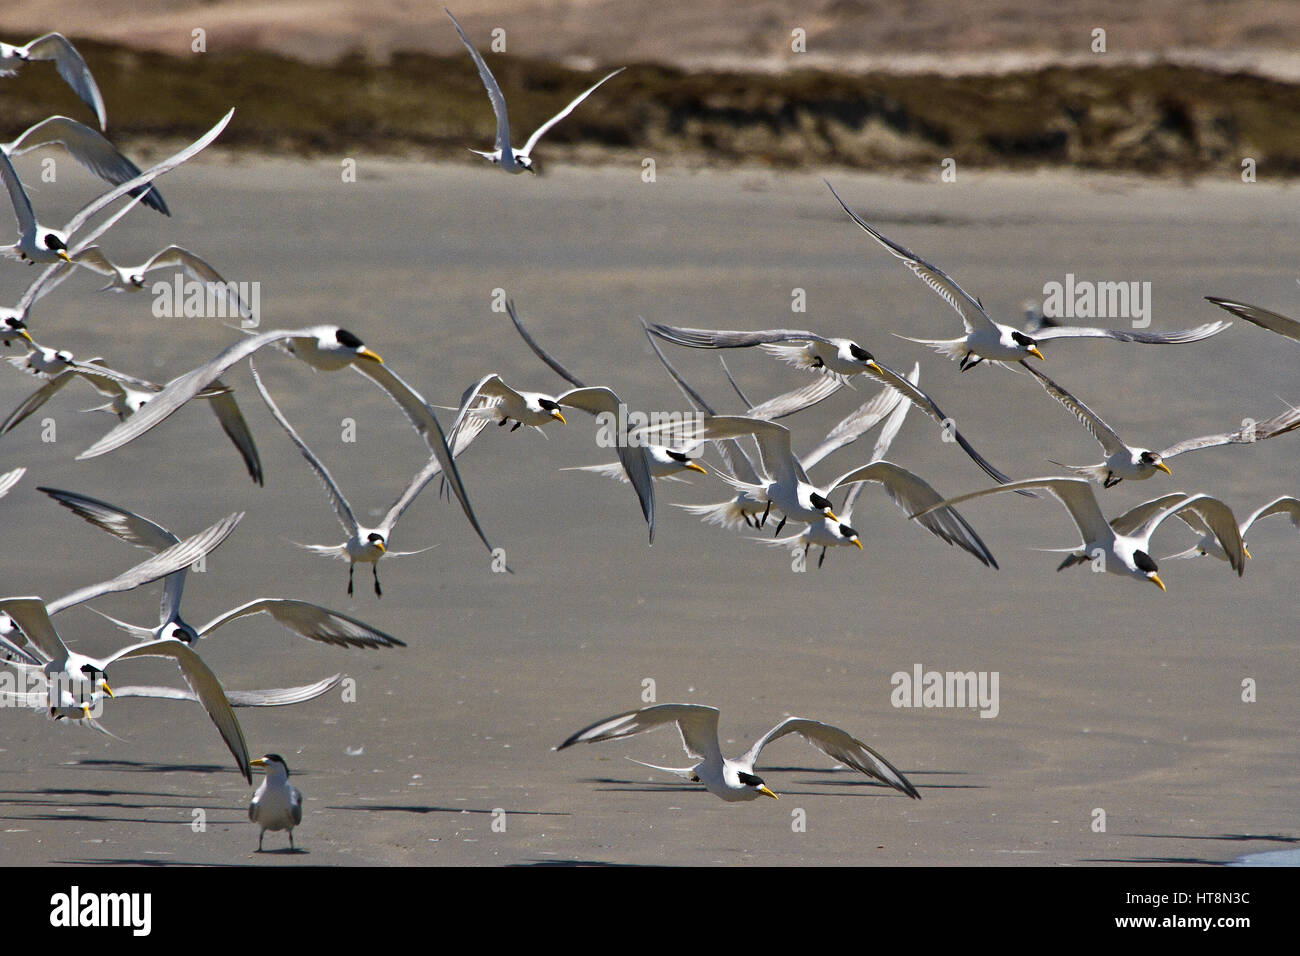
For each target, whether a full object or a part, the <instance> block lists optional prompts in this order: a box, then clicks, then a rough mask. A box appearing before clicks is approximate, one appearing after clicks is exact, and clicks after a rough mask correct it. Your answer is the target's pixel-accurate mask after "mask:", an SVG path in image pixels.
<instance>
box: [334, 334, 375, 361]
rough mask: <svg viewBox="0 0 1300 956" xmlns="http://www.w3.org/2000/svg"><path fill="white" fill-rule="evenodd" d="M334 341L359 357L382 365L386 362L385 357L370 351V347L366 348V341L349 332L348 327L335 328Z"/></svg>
mask: <svg viewBox="0 0 1300 956" xmlns="http://www.w3.org/2000/svg"><path fill="white" fill-rule="evenodd" d="M334 341H335V342H336V343H337V344H338V345H339V346H340V347H341V348H344V349H347V350H349V351H351V352H353V353H355V354H356V355H357V357H358V358H363V359H369V360H370V361H371V362H378V363H379V364H380V365H383V364H384V360H383V359H381V358H380V357H379V356H378V355H376V354H375V353H374V352H372V351H370V349H368V348H366V346H365V343H364V342H362V341H361V340H360V339H359V338H357V337H356V336H355V335H353V334H352V333H351V332H349V331H348V330H347V329H335V330H334Z"/></svg>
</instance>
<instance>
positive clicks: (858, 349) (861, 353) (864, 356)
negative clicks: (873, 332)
mask: <svg viewBox="0 0 1300 956" xmlns="http://www.w3.org/2000/svg"><path fill="white" fill-rule="evenodd" d="M849 354H850V355H852V356H853V357H854V358H855V359H857V360H858V361H859V362H871V361H874V360H873V359H872V357H871V353H870V352H868V351H867V350H866V349H864V348H863V347H862V346H861V345H850V346H849Z"/></svg>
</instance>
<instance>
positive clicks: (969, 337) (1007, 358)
mask: <svg viewBox="0 0 1300 956" xmlns="http://www.w3.org/2000/svg"><path fill="white" fill-rule="evenodd" d="M823 182H825V180H823ZM826 188H827V189H829V190H830V191H831V195H832V196H834V197H835V199H836V200H837V201H838V202H839V204H840V205H841V206H842V207H843V208H844V211H845V212H846V213H848V214H849V218H851V219H852V220H853V221H854V222H855V223H857V224H858V226H859V227H861V229H862V231H863V232H865V233H866V234H867V235H869V236H871V238H873V239H875V240H876V241H877V242H878V243H880V244H881V245H882V246H884V247H885V248H886V249H887V250H888V251H889V252H890V253H891V254H892V255H893V256H894V257H895V258H896V259H899V260H901V261H902V263H903V264H904V265H905V266H907V267H908V268H909V269H911V270H912V272H913V273H915V275H916V277H917V278H918V279H920V280H921V281H922V282H924V283H925V284H926V285H928V286H929V287H930V288H931V289H933V290H934V291H935V292H936V293H938V294H939V296H940V298H942V299H943V300H944V301H945V302H947V303H948V304H949V305H950V306H952V307H953V308H954V309H956V310H957V314H958V315H960V316H961V321H962V325H963V326H965V329H966V335H965V336H964V337H963V338H960V339H943V340H934V339H913V338H908V337H907V336H905V335H901V336H899V338H903V339H907V341H909V342H918V343H920V344H922V345H928V346H929V347H930V348H932V349H934V350H935V351H936V352H939V353H940V354H942V355H947V356H948V357H949V358H950V359H952V360H953V361H954V362H961V370H962V371H963V372H965V371H966V370H967V369H970V368H974V367H975V366H976V365H978V364H979V363H980V362H997V363H1010V362H1019V361H1021V360H1023V359H1025V358H1027V357H1028V356H1031V355H1032V356H1034V357H1035V358H1038V359H1040V360H1041V359H1042V358H1043V353H1042V352H1041V351H1039V349H1038V343H1039V342H1046V341H1048V340H1049V339H1063V338H1105V339H1115V340H1116V341H1119V342H1140V343H1144V344H1147V345H1182V344H1185V343H1188V342H1199V341H1201V340H1202V339H1206V338H1209V337H1210V336H1212V335H1217V334H1218V333H1220V332H1222V331H1223V330H1224V329H1226V328H1227V327H1228V326H1230V325H1231V324H1232V323H1231V322H1211V323H1209V324H1207V325H1200V326H1197V327H1196V328H1193V329H1181V330H1179V331H1176V332H1135V331H1130V330H1128V329H1093V328H1081V327H1075V326H1056V327H1052V328H1045V329H1042V330H1040V331H1039V332H1037V333H1036V334H1035V335H1034V336H1033V337H1032V338H1031V337H1030V336H1028V335H1026V334H1025V333H1024V332H1021V331H1020V330H1018V329H1013V328H1012V327H1011V326H1009V325H1001V324H999V323H997V322H994V321H993V320H992V319H991V318H989V316H988V313H987V312H985V311H984V306H983V305H981V304H980V301H979V300H978V299H976V298H974V297H973V296H971V295H969V294H967V292H966V291H965V290H964V289H962V287H961V286H959V285H958V284H957V283H956V281H954V280H953V279H952V278H951V277H950V276H949V275H948V274H947V273H946V272H944V271H943V270H942V269H940V268H939V267H937V266H933V265H931V264H930V263H928V262H926V261H925V260H924V259H922V258H921V257H920V256H917V255H916V254H915V253H912V252H910V251H908V250H907V249H905V248H903V247H902V246H900V245H899V244H898V243H896V242H893V241H892V240H890V239H887V238H886V237H885V236H883V235H882V234H881V233H880V232H878V231H877V230H876V229H875V228H874V227H873V226H872V225H871V224H870V223H868V222H867V221H866V220H865V219H863V218H862V217H861V216H859V215H858V214H857V213H855V212H854V211H853V210H852V209H850V208H849V206H848V204H847V203H846V202H845V201H844V200H843V199H840V195H839V193H837V192H836V191H835V187H833V186H832V185H831V184H830V183H826Z"/></svg>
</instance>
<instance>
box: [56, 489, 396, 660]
mask: <svg viewBox="0 0 1300 956" xmlns="http://www.w3.org/2000/svg"><path fill="white" fill-rule="evenodd" d="M37 491H41V492H44V493H45V494H47V495H49V496H50V497H51V498H53V499H54V500H55V501H56V502H58V503H59V504H61V505H63V507H65V508H67V509H68V510H69V511H71V512H72V513H73V514H75V515H77V516H78V517H79V518H83V519H84V520H86V521H88V522H90V523H91V524H92V525H94V526H95V527H97V528H99V529H100V530H102V531H107V532H108V533H109V534H111V535H113V536H114V537H116V538H120V539H121V540H123V541H126V542H128V543H129V544H133V545H135V546H136V547H139V548H145V549H147V550H149V551H153V552H154V553H161V552H162V551H165V550H166V549H167V548H169V547H171V546H172V545H174V544H176V543H177V541H178V540H179V539H178V538H177V536H176V535H175V534H173V533H172V532H171V531H168V530H167V529H166V528H164V527H162V526H161V525H158V524H155V523H154V522H152V521H150V520H149V519H148V518H145V517H143V516H141V515H138V514H136V513H135V512H134V511H129V510H127V509H126V508H119V507H117V506H116V505H111V504H108V503H107V502H105V501H100V500H98V499H97V498H91V497H90V496H88V495H79V494H76V493H75V492H71V491H61V490H59V489H58V488H46V487H41V488H37ZM188 573H189V568H188V567H185V568H181V569H180V570H178V571H173V572H172V573H171V574H169V575H167V580H166V582H165V585H164V588H163V596H162V601H161V603H160V605H159V611H158V626H157V627H152V628H148V627H135V626H134V625H131V624H126V623H124V622H122V621H119V620H117V619H115V618H111V617H108V615H107V614H101V616H102V617H104V618H107V619H108V620H109V621H111V622H112V623H114V624H116V625H117V626H119V627H121V628H122V629H123V630H126V631H129V632H130V633H131V634H132V635H134V636H135V638H136V639H137V640H142V641H149V640H160V639H162V638H171V639H172V640H177V641H180V642H182V643H184V644H189V645H191V646H192V645H195V644H197V643H198V642H199V641H200V640H202V639H204V638H207V637H210V636H211V635H212V634H213V632H215V631H216V630H217V629H218V628H220V627H223V626H224V625H226V624H229V623H231V622H232V621H237V620H240V619H242V618H246V617H252V616H253V615H256V614H269V615H270V616H271V617H272V618H273V619H274V620H275V621H276V622H277V623H279V624H280V625H282V626H283V627H286V628H288V629H289V630H291V631H293V632H294V633H295V634H298V635H300V636H302V637H305V638H307V639H309V640H313V641H318V642H320V643H322V644H331V645H334V646H337V647H363V648H371V647H405V646H406V645H405V644H404V643H403V642H402V641H399V640H398V639H397V638H395V637H393V636H391V635H389V634H385V633H384V632H383V631H381V630H379V629H378V628H374V627H371V626H370V625H369V624H366V623H364V622H363V621H359V620H357V619H356V618H354V617H350V616H349V615H347V614H341V613H339V612H338V611H331V610H329V609H328V608H324V607H321V606H320V605H317V604H312V603H310V602H307V601H298V600H293V599H290V598H257V599H255V600H252V601H248V602H246V603H244V604H241V605H240V606H239V607H236V608H232V609H230V610H229V611H226V612H225V613H223V614H221V615H219V616H217V617H216V618H214V619H213V620H211V621H209V622H208V623H207V624H204V625H203V626H202V627H199V628H195V627H192V626H190V624H189V623H188V622H186V621H185V619H184V618H182V617H181V599H182V596H183V594H184V591H185V581H186V577H187V575H188ZM97 613H98V612H97Z"/></svg>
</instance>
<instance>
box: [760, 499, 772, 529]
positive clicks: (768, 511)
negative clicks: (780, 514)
mask: <svg viewBox="0 0 1300 956" xmlns="http://www.w3.org/2000/svg"><path fill="white" fill-rule="evenodd" d="M771 513H772V502H771V501H770V500H769V501H768V503H767V507H766V508H764V509H763V519H762V520H761V521H760V522H759V523H758V526H759V527H760V528H762V527H766V525H767V516H768V515H769V514H771Z"/></svg>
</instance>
